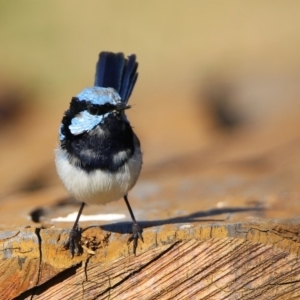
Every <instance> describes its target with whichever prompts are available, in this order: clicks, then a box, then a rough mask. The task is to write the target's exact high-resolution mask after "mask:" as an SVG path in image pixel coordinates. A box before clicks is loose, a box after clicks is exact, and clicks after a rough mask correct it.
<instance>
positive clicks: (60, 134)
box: [58, 124, 66, 141]
mask: <svg viewBox="0 0 300 300" xmlns="http://www.w3.org/2000/svg"><path fill="white" fill-rule="evenodd" d="M62 127H63V124H61V125H60V128H59V131H58V133H59V139H60V140H61V141H62V140H64V139H65V138H66V137H65V136H64V135H63V134H62V133H61V129H62Z"/></svg>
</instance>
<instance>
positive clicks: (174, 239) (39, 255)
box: [0, 219, 300, 299]
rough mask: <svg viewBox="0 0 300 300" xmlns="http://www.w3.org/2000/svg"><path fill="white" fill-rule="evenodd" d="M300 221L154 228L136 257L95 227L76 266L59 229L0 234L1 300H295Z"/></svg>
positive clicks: (299, 289)
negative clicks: (65, 247)
mask: <svg viewBox="0 0 300 300" xmlns="http://www.w3.org/2000/svg"><path fill="white" fill-rule="evenodd" d="M299 221H300V220H299V219H298V220H295V221H294V222H284V221H282V222H276V223H274V222H271V221H269V222H261V221H260V222H251V223H244V224H243V223H235V222H226V223H225V224H222V222H219V223H216V224H214V225H211V224H210V225H207V224H204V223H198V222H197V223H190V222H185V223H181V224H173V225H163V226H152V227H151V228H147V229H145V230H144V239H145V243H144V244H139V247H138V255H137V256H136V257H135V256H133V255H132V253H131V247H130V246H129V247H128V246H127V244H126V238H127V235H126V234H120V233H117V232H112V233H110V232H109V231H104V230H103V229H101V228H99V227H92V228H89V229H87V230H86V231H85V232H84V233H83V241H86V243H85V245H86V246H87V247H86V248H85V252H84V254H83V255H82V256H80V257H75V258H73V259H71V258H70V256H69V253H68V252H67V251H64V250H63V249H62V246H63V241H64V240H65V238H66V237H67V235H66V232H64V234H61V230H58V229H36V228H33V227H30V228H24V229H20V230H19V231H11V232H6V233H2V235H1V236H0V238H1V248H2V251H1V265H0V270H1V276H0V286H1V292H0V298H1V299H14V298H15V297H17V296H18V297H17V299H297V298H299V297H300V271H299V270H300V257H299V255H300V237H299V234H298V233H299V229H300V228H299V227H300V226H299ZM111 229H112V230H114V231H118V226H117V225H116V226H115V228H114V227H112V228H111ZM91 253H95V254H91Z"/></svg>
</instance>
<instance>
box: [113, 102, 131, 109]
mask: <svg viewBox="0 0 300 300" xmlns="http://www.w3.org/2000/svg"><path fill="white" fill-rule="evenodd" d="M129 108H131V106H130V105H126V104H125V103H118V104H117V105H116V110H117V111H123V110H125V109H129Z"/></svg>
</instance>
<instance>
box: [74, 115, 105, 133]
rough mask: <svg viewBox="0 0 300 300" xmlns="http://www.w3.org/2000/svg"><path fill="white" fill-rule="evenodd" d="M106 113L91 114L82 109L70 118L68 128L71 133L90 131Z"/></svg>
mask: <svg viewBox="0 0 300 300" xmlns="http://www.w3.org/2000/svg"><path fill="white" fill-rule="evenodd" d="M108 114H109V113H107V114H104V115H101V116H97V115H91V114H90V113H89V112H88V111H87V110H84V111H82V112H81V113H79V114H78V115H76V116H75V117H74V118H73V119H72V121H71V125H70V126H69V129H70V131H71V133H72V134H73V135H78V134H81V133H84V132H86V131H90V130H92V129H93V128H94V127H95V126H97V125H98V124H100V123H101V122H102V121H103V120H104V118H105V117H106V116H107V115H108Z"/></svg>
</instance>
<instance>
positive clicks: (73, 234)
mask: <svg viewBox="0 0 300 300" xmlns="http://www.w3.org/2000/svg"><path fill="white" fill-rule="evenodd" d="M84 205H85V203H84V202H82V203H81V206H80V208H79V211H78V214H77V217H76V220H75V223H74V225H73V227H72V229H71V231H70V233H69V239H68V240H67V242H66V243H65V245H64V248H65V249H69V251H70V253H71V256H72V258H73V257H74V254H76V255H79V254H81V253H82V248H81V245H80V238H81V230H80V228H78V222H79V218H80V215H81V213H82V211H83V208H84Z"/></svg>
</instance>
